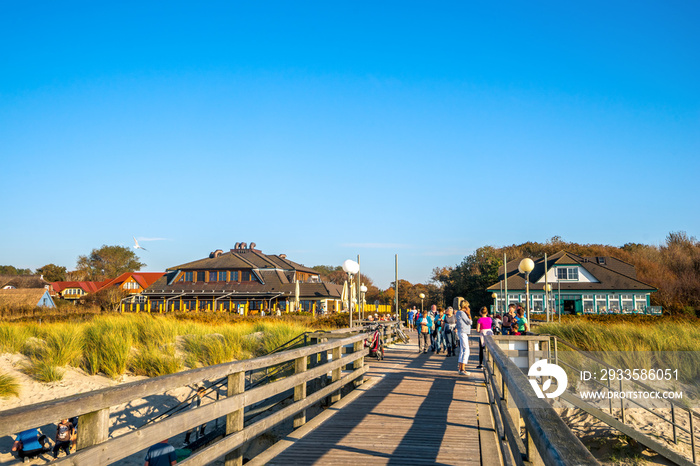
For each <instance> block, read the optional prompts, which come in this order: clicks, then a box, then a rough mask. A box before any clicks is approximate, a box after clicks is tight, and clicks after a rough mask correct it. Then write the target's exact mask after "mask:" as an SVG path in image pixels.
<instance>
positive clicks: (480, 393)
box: [253, 332, 502, 466]
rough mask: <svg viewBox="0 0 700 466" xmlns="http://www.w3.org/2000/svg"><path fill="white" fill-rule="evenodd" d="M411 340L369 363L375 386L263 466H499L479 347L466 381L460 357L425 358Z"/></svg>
mask: <svg viewBox="0 0 700 466" xmlns="http://www.w3.org/2000/svg"><path fill="white" fill-rule="evenodd" d="M409 336H411V343H409V344H407V345H402V344H400V345H396V346H393V347H391V348H388V349H387V350H386V356H385V359H384V361H381V362H377V361H375V360H371V362H369V364H370V370H369V372H368V374H367V375H368V376H369V377H378V378H380V380H379V382H377V383H376V385H374V386H373V387H372V388H370V389H368V390H367V391H366V392H365V393H364V394H363V395H361V396H360V397H358V398H357V399H356V400H354V401H352V402H351V403H350V404H348V405H347V406H345V407H343V408H342V409H341V410H340V411H339V412H337V413H336V414H334V415H333V416H332V417H330V418H329V419H328V420H327V421H325V422H323V423H322V424H320V425H318V426H317V427H315V428H314V429H313V430H312V431H311V432H309V433H308V434H306V435H305V436H304V437H302V438H301V439H299V440H298V441H296V442H294V443H293V444H291V446H289V447H288V448H287V449H286V450H284V451H283V452H281V453H280V454H279V455H277V456H276V457H274V458H272V459H266V460H265V463H266V464H269V465H285V466H286V465H290V464H300V465H302V464H303V465H308V464H323V465H334V464H337V465H341V464H342V465H352V464H354V465H358V466H359V465H365V464H390V465H411V464H444V465H481V464H484V465H500V464H502V461H501V458H500V449H499V447H498V440H497V436H496V433H495V429H494V428H493V417H492V414H491V409H490V406H489V403H488V396H487V392H486V388H485V382H484V375H483V372H482V371H481V370H477V369H476V365H477V364H478V359H479V353H478V347H477V342H476V339H474V338H472V339H471V340H472V341H471V345H470V347H471V356H470V360H469V372H468V375H466V376H465V375H458V374H457V357H456V356H455V357H449V358H448V357H446V356H445V355H443V354H439V355H438V354H433V353H428V354H420V353H419V352H418V348H417V346H416V344H415V343H414V340H415V339H416V334H415V332H412V333H411V334H410V335H409ZM367 361H370V360H369V358H368V359H367ZM331 409H332V408H331ZM311 422H313V421H311ZM253 463H255V460H254V461H253Z"/></svg>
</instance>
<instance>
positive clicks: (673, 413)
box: [671, 403, 678, 445]
mask: <svg viewBox="0 0 700 466" xmlns="http://www.w3.org/2000/svg"><path fill="white" fill-rule="evenodd" d="M671 425H672V426H673V443H675V444H676V445H678V432H677V431H676V407H675V406H674V403H671Z"/></svg>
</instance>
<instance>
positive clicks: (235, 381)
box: [225, 371, 245, 466]
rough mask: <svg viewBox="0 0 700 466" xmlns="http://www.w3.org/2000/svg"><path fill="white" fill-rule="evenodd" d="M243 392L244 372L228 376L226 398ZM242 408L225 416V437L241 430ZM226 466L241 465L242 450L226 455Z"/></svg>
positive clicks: (238, 449)
mask: <svg viewBox="0 0 700 466" xmlns="http://www.w3.org/2000/svg"><path fill="white" fill-rule="evenodd" d="M244 391H245V372H244V371H241V372H236V373H234V374H230V375H229V376H228V388H227V391H226V395H227V396H233V395H238V394H240V393H243V392H244ZM243 412H244V408H243V407H241V408H240V409H237V410H235V411H234V412H232V413H229V414H227V415H226V435H230V434H233V433H236V432H239V431H241V430H243V420H244V414H243ZM225 463H226V466H241V465H242V464H243V450H242V448H236V449H235V450H233V451H231V452H229V453H227V454H226V460H225Z"/></svg>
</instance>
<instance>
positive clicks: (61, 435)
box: [53, 419, 75, 458]
mask: <svg viewBox="0 0 700 466" xmlns="http://www.w3.org/2000/svg"><path fill="white" fill-rule="evenodd" d="M74 435H75V427H73V424H72V423H71V422H70V421H69V420H68V419H61V422H59V423H58V424H57V425H56V442H55V443H54V445H53V457H54V458H58V451H59V450H63V451H64V452H65V453H66V456H68V455H70V447H71V442H72V441H73V436H74Z"/></svg>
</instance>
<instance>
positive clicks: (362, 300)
mask: <svg viewBox="0 0 700 466" xmlns="http://www.w3.org/2000/svg"><path fill="white" fill-rule="evenodd" d="M366 293H367V287H366V286H365V284H364V283H363V284H362V286H361V287H360V304H362V307H361V309H362V314H361V316H360V318H361V319H364V318H365V294H366Z"/></svg>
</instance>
